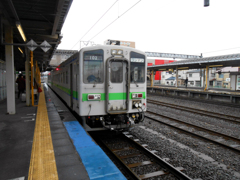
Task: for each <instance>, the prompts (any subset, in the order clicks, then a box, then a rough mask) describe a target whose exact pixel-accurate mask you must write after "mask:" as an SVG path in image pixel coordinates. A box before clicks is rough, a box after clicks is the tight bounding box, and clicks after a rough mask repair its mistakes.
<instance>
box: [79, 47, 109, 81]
mask: <svg viewBox="0 0 240 180" xmlns="http://www.w3.org/2000/svg"><path fill="white" fill-rule="evenodd" d="M103 64H104V63H103V50H101V49H100V50H93V51H85V52H84V53H83V82H84V83H86V84H94V83H103V81H104V66H103Z"/></svg>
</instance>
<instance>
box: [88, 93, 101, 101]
mask: <svg viewBox="0 0 240 180" xmlns="http://www.w3.org/2000/svg"><path fill="white" fill-rule="evenodd" d="M88 100H89V101H100V100H101V94H88Z"/></svg>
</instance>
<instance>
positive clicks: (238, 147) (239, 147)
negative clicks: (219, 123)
mask: <svg viewBox="0 0 240 180" xmlns="http://www.w3.org/2000/svg"><path fill="white" fill-rule="evenodd" d="M147 113H149V114H152V115H154V116H157V117H161V118H166V119H168V120H170V121H171V122H166V121H163V120H158V119H156V118H153V117H150V116H148V115H147V114H146V115H145V117H147V118H149V119H151V120H154V121H157V122H159V123H162V124H164V125H167V126H170V127H173V128H175V129H178V130H180V131H183V132H184V133H187V134H190V135H193V136H197V137H198V138H201V139H204V140H207V141H210V142H212V143H215V144H218V145H220V146H222V147H224V148H227V149H230V150H232V151H234V152H237V153H239V154H240V139H238V138H235V137H232V136H228V135H225V134H222V133H218V132H216V131H213V130H209V129H206V128H202V127H200V126H197V125H193V124H190V123H187V122H184V121H181V120H178V119H175V118H171V117H168V116H164V115H161V114H158V113H155V112H152V111H147ZM172 121H174V122H172ZM182 125H184V126H182ZM186 126H187V127H189V128H191V130H188V129H187V128H185V127H186ZM193 131H196V132H203V133H199V134H204V135H199V134H198V133H195V132H193ZM209 136H210V137H211V136H214V137H216V140H214V137H213V139H211V138H209ZM221 141H225V143H223V142H221ZM229 141H231V142H230V143H233V144H232V145H228V143H229Z"/></svg>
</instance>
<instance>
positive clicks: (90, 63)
mask: <svg viewBox="0 0 240 180" xmlns="http://www.w3.org/2000/svg"><path fill="white" fill-rule="evenodd" d="M146 73H147V62H146V55H145V53H144V52H142V51H139V50H137V49H134V48H130V47H124V46H112V45H97V46H91V47H85V48H82V49H81V50H80V51H79V52H77V53H76V54H74V55H73V56H71V57H70V58H68V59H67V60H66V61H64V62H63V63H62V64H60V65H59V66H58V67H57V68H56V69H55V70H54V71H52V72H51V73H50V75H49V77H48V84H49V86H51V88H52V89H53V90H54V91H55V92H56V93H57V94H58V95H59V96H60V97H61V98H62V99H63V100H64V101H65V102H66V104H67V105H68V106H69V107H70V108H71V109H72V110H73V111H75V112H76V113H77V114H79V116H80V122H81V124H82V125H83V127H84V128H85V129H86V131H96V130H105V129H110V130H125V129H128V128H130V127H131V126H133V125H134V124H136V123H139V122H142V121H143V120H144V111H146V96H147V94H146V83H147V80H146Z"/></svg>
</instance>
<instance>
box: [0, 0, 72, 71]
mask: <svg viewBox="0 0 240 180" xmlns="http://www.w3.org/2000/svg"><path fill="white" fill-rule="evenodd" d="M72 1H73V0H41V1H36V0H1V1H0V16H1V27H3V28H4V26H6V25H8V26H9V25H10V26H12V27H13V43H14V63H15V67H16V70H24V61H25V55H23V54H22V53H21V52H20V51H19V49H18V47H20V48H21V49H22V51H23V53H25V51H24V46H18V44H23V43H27V42H29V41H30V40H31V39H32V40H33V41H35V42H36V43H37V44H38V45H40V44H41V43H42V42H43V41H44V40H46V41H47V42H48V43H49V44H50V45H51V48H50V49H49V50H48V51H47V52H46V53H45V52H44V51H43V50H42V49H41V48H39V47H38V48H36V49H35V50H34V52H33V56H34V60H37V61H38V62H40V67H41V65H42V64H43V65H44V69H46V67H47V66H48V64H49V61H50V60H51V57H52V56H53V54H54V52H55V51H56V49H57V47H58V44H59V43H61V38H62V36H61V29H62V26H63V23H64V21H65V19H66V16H67V13H68V11H69V9H70V6H71V4H72ZM19 25H20V26H21V27H22V29H23V32H24V34H25V36H26V41H25V42H24V40H23V38H22V36H21V35H20V32H19V30H18V29H17V26H19ZM1 32H3V33H1V41H2V42H1V45H0V46H1V48H0V54H1V57H0V59H2V60H4V59H5V55H4V54H5V50H4V49H5V47H4V31H1Z"/></svg>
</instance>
